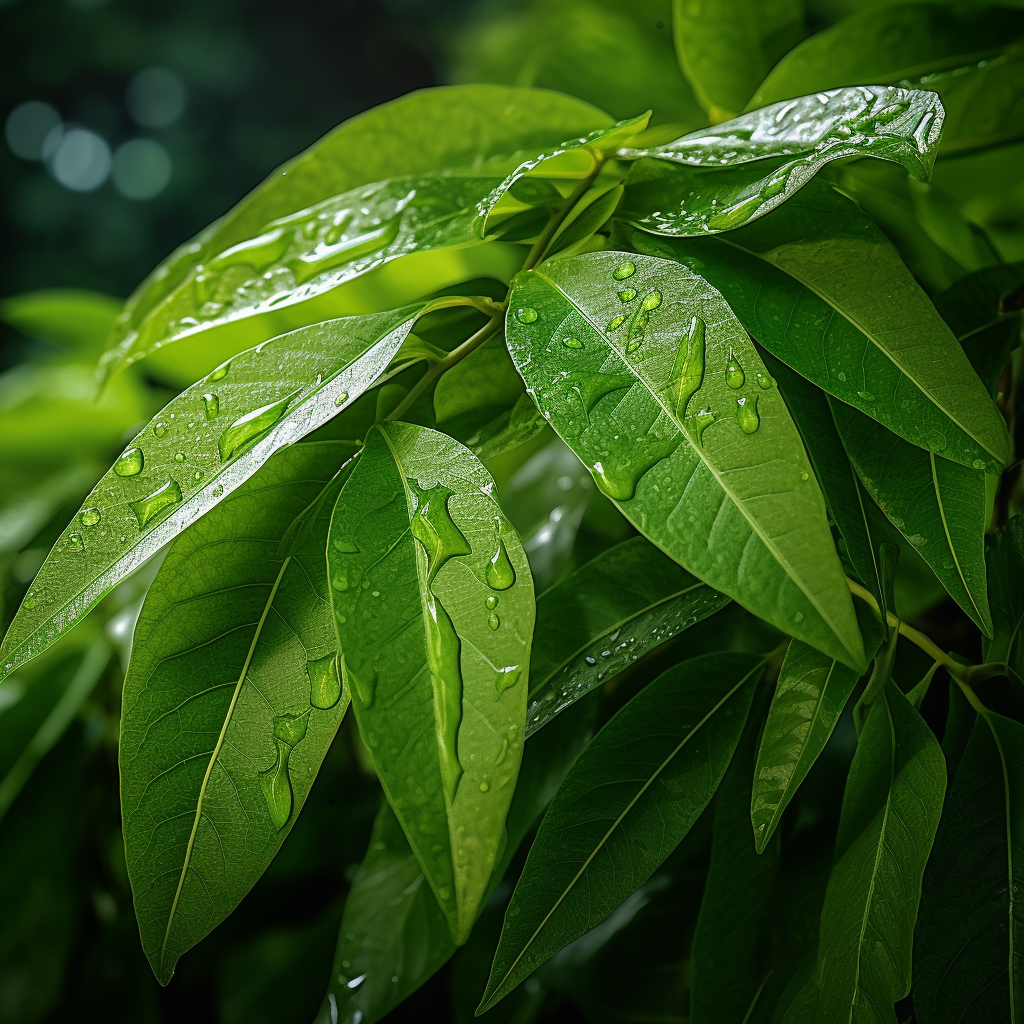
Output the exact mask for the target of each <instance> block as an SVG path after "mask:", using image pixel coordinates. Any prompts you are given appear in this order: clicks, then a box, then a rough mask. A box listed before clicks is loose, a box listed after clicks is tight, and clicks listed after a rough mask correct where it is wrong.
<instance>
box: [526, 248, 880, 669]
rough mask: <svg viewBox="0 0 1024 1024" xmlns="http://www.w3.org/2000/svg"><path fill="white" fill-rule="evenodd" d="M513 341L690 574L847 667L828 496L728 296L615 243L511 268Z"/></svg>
mask: <svg viewBox="0 0 1024 1024" xmlns="http://www.w3.org/2000/svg"><path fill="white" fill-rule="evenodd" d="M507 335H508V343H509V349H510V351H511V352H512V358H513V359H514V360H515V363H516V366H517V367H518V369H519V372H520V373H521V374H522V375H523V378H524V379H525V381H526V385H527V390H528V391H529V392H530V393H531V394H532V396H533V398H534V400H535V401H536V402H537V404H538V405H539V406H540V408H541V411H542V412H543V413H544V414H545V416H547V417H548V418H549V422H550V423H551V425H552V426H553V427H554V428H555V429H556V430H557V431H558V433H559V434H560V435H561V436H562V438H563V440H564V441H565V442H566V444H567V445H569V447H570V448H572V450H573V451H574V452H575V453H576V454H577V455H578V456H579V458H580V459H581V460H582V461H583V462H584V464H585V465H587V466H588V467H590V468H591V471H592V473H593V475H594V479H595V480H596V481H597V484H598V486H599V487H600V488H601V489H602V490H603V491H604V493H605V494H607V495H608V496H609V497H610V498H612V499H613V500H614V501H615V502H616V504H617V505H618V507H619V508H620V509H621V510H622V512H623V514H624V515H626V516H627V518H629V519H630V521H631V522H633V523H634V524H635V525H636V526H637V528H638V529H639V530H640V531H641V532H642V533H644V534H645V535H646V536H647V537H648V538H650V539H651V540H652V541H654V543H655V544H657V545H658V546H659V547H660V548H661V549H662V550H663V551H665V552H666V553H667V554H669V555H670V556H671V557H672V558H674V559H675V560H676V561H677V562H679V564H680V565H682V566H684V567H685V568H686V569H688V570H689V571H690V572H692V573H693V574H694V575H695V576H697V577H698V578H700V579H702V580H703V581H704V582H705V583H707V584H709V585H710V586H712V587H714V588H715V589H716V590H719V591H721V592H723V593H725V594H727V595H729V596H730V597H732V598H734V599H735V600H737V601H739V602H740V604H742V605H743V606H744V607H745V608H747V609H749V610H750V611H752V612H753V613H754V614H755V615H759V616H761V617H762V618H764V619H767V620H768V621H769V622H771V623H773V624H775V625H777V626H778V627H779V628H780V629H782V630H785V631H786V632H788V633H791V634H792V635H794V636H797V637H799V638H800V639H802V640H804V641H805V642H807V643H809V644H811V645H813V646H816V647H818V648H820V649H821V650H823V651H825V652H827V653H828V654H830V656H832V657H836V658H838V659H839V660H841V661H842V662H843V663H844V664H847V663H848V664H850V665H853V666H862V664H863V651H862V645H861V638H860V634H859V631H858V629H857V623H856V619H855V617H854V614H853V608H852V605H851V603H850V596H849V592H848V590H847V587H846V580H845V577H844V576H843V573H842V571H841V568H840V565H839V559H838V557H837V555H836V553H835V547H834V546H833V542H832V536H831V534H830V533H829V530H828V523H827V520H826V516H825V504H824V501H823V499H822V496H821V492H820V490H819V489H818V486H817V483H816V482H815V480H814V479H813V478H812V476H811V471H810V465H809V463H808V462H807V456H806V454H805V453H804V449H803V445H801V443H800V438H799V436H798V434H797V432H796V428H795V427H794V426H793V422H792V420H791V419H790V417H789V413H788V412H787V411H786V407H785V405H784V404H783V402H782V399H781V398H780V397H779V394H778V391H777V389H776V388H775V386H774V383H773V382H772V380H771V379H770V377H769V376H768V375H767V372H766V371H765V369H764V366H763V364H762V363H761V361H760V359H759V358H758V356H757V353H756V351H755V349H754V347H753V345H752V343H751V342H750V339H749V338H748V337H747V334H746V332H745V331H744V330H743V328H742V327H741V326H740V324H739V322H738V321H737V320H736V318H735V316H734V315H733V313H732V311H731V310H730V309H729V306H728V305H727V304H726V302H725V300H724V299H723V298H722V296H721V295H720V294H719V292H717V291H716V290H715V289H714V288H712V287H710V286H709V285H708V284H707V282H705V281H704V280H703V279H702V278H700V277H698V276H697V275H695V274H692V273H690V272H688V271H687V270H685V269H683V268H681V267H680V266H679V265H678V264H676V263H674V262H671V261H668V260H661V259H654V258H651V257H646V256H637V255H633V254H629V253H621V252H603V253H591V254H588V255H585V256H574V257H569V258H567V259H563V260H557V261H552V262H550V263H546V264H544V265H543V266H542V267H541V268H539V269H538V270H535V271H530V272H527V273H525V274H521V275H520V276H519V277H517V278H516V281H515V287H514V290H513V293H512V296H511V298H510V313H509V316H508V325H507Z"/></svg>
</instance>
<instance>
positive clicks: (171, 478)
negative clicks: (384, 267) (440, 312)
mask: <svg viewBox="0 0 1024 1024" xmlns="http://www.w3.org/2000/svg"><path fill="white" fill-rule="evenodd" d="M422 309H423V306H422V305H420V306H410V307H407V308H405V309H400V310H394V311H392V312H389V313H377V314H373V315H370V316H364V317H347V318H345V319H342V320H333V321H328V322H326V323H323V324H317V325H315V326H313V327H309V328H304V329H302V330H299V331H295V332H294V333H292V334H286V335H284V336H282V337H280V338H277V339H275V340H274V341H271V342H267V343H265V344H262V345H259V346H257V347H256V348H254V349H251V350H249V351H248V352H243V353H241V354H240V355H238V356H236V357H235V358H234V359H232V360H231V361H230V363H226V364H224V365H223V366H221V367H219V368H218V369H217V370H215V371H214V372H213V373H211V374H210V375H209V376H208V377H207V378H206V379H205V380H202V381H200V382H199V383H197V384H194V385H193V386H192V387H190V388H189V389H188V390H187V391H185V392H184V394H182V395H179V396H178V397H177V398H175V399H174V400H173V401H171V402H170V404H169V405H167V406H166V407H165V408H164V409H163V410H162V411H161V412H160V413H159V414H158V415H157V416H156V417H155V418H154V419H153V421H152V422H151V423H149V424H147V425H146V426H145V427H144V428H143V430H142V431H141V432H140V433H139V434H137V435H136V437H135V438H134V439H133V441H132V442H131V443H130V444H129V446H128V447H127V449H126V450H125V452H124V453H123V454H122V455H121V456H120V457H119V458H118V460H117V461H116V462H115V463H114V466H113V467H112V468H111V469H110V470H109V471H108V472H107V473H106V474H105V475H104V476H103V478H102V479H101V480H100V481H99V483H98V484H97V485H96V486H95V487H94V488H93V490H92V492H91V493H90V494H89V496H88V498H86V500H85V503H84V505H83V507H82V509H81V511H80V512H79V513H78V514H77V515H76V516H75V518H74V520H73V521H72V522H71V524H70V525H69V526H68V527H67V528H66V529H65V530H64V532H63V533H62V534H61V536H60V538H59V539H58V541H57V543H56V545H55V546H54V548H53V550H52V551H51V552H50V554H49V555H48V556H47V559H46V561H45V562H44V563H43V566H42V568H41V569H40V570H39V574H38V575H37V576H36V579H35V582H34V583H33V585H32V587H31V589H30V590H29V593H28V595H27V597H26V598H25V601H24V603H23V604H22V607H21V609H20V610H19V612H18V615H17V616H16V617H15V619H14V622H13V623H12V624H11V628H10V629H9V630H8V632H7V635H6V637H5V638H4V643H3V648H2V651H0V655H2V661H3V668H2V671H0V676H2V675H6V674H8V673H9V672H10V671H11V670H12V669H13V668H15V667H16V666H17V665H19V664H22V663H23V662H25V661H26V660H28V659H29V658H32V657H35V656H36V655H37V654H39V653H40V652H41V651H43V650H45V649H46V647H47V646H49V644H50V643H52V642H53V640H54V639H56V637H58V636H60V635H61V634H62V633H65V632H67V630H68V629H70V628H71V627H72V626H73V625H75V623H76V622H77V621H78V620H79V619H80V618H81V617H82V616H83V615H84V614H85V612H87V611H88V610H89V609H90V608H91V607H92V606H93V605H94V604H95V603H96V602H97V601H98V600H99V599H100V598H101V597H102V596H103V595H104V594H105V593H107V591H109V590H110V588H111V587H113V586H114V584H115V583H117V582H118V581H119V580H121V579H123V578H124V577H125V576H127V575H128V573H129V572H131V571H132V570H133V569H135V568H137V567H138V566H139V565H141V564H142V562H144V561H145V560H146V559H147V558H148V557H149V556H150V555H152V554H153V553H154V552H155V551H157V550H158V549H159V548H161V547H162V546H163V545H164V544H166V543H167V542H168V541H170V540H172V539H173V538H174V537H176V536H177V535H178V534H179V533H181V531H182V530H184V529H185V528H186V527H187V526H188V525H189V524H190V523H192V522H193V521H195V520H196V519H197V518H198V517H199V516H201V515H203V514H204V513H205V512H207V511H209V510H210V509H211V508H213V507H214V506H215V505H216V504H217V503H218V502H219V501H221V500H222V499H223V498H224V497H225V496H227V495H228V494H230V493H231V492H232V491H233V490H235V488H237V487H238V486H240V485H241V484H242V483H244V481H245V480H247V479H248V478H249V477H250V476H252V475H253V474H254V473H255V472H256V471H257V470H258V469H259V468H260V466H262V465H263V464H264V463H265V462H266V461H267V459H268V458H270V456H271V455H272V454H273V453H274V452H275V451H277V450H278V449H279V448H282V447H284V446H285V445H288V444H291V443H293V442H294V441H297V440H298V439H299V438H301V437H303V436H304V435H305V434H308V433H310V432H311V431H313V430H315V429H316V428H317V427H319V426H321V425H322V424H324V423H326V422H327V421H328V420H329V419H330V418H331V417H333V416H335V415H337V414H338V413H339V412H340V411H341V410H342V409H344V408H346V407H347V406H348V405H349V404H351V403H352V402H353V401H355V399H356V398H358V397H359V395H360V394H362V393H363V392H364V391H366V390H367V389H368V388H369V387H371V386H372V385H373V383H374V382H375V381H376V380H377V378H378V377H379V376H380V375H381V374H382V373H383V372H384V370H385V369H386V368H387V365H388V363H389V362H390V361H391V358H392V357H393V356H394V355H395V353H396V352H397V351H398V349H399V347H400V345H401V344H402V341H403V340H404V339H405V337H406V335H407V334H408V333H409V331H410V329H411V328H412V325H413V323H414V321H415V319H416V316H417V315H418V314H419V313H420V312H421V311H422Z"/></svg>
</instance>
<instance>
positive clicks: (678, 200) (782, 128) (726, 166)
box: [622, 86, 943, 236]
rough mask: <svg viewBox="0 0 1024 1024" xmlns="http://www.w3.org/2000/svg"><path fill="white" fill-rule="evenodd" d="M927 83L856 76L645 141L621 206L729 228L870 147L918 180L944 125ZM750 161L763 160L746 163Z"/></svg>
mask: <svg viewBox="0 0 1024 1024" xmlns="http://www.w3.org/2000/svg"><path fill="white" fill-rule="evenodd" d="M942 117H943V112H942V104H941V103H939V100H938V97H937V96H936V95H935V94H934V93H931V92H926V91H922V90H907V89H893V88H884V87H880V86H879V87H875V86H870V87H869V86H861V87H859V88H857V89H836V90H831V91H829V92H822V93H818V94H817V95H813V96H801V97H800V98H799V99H795V100H789V101H786V102H784V103H777V104H773V105H772V106H770V107H765V108H764V109H763V110H758V111H756V112H754V113H752V114H744V115H742V116H741V117H738V118H736V119H735V120H733V121H727V122H725V124H722V125H717V126H716V127H715V128H713V129H705V130H702V131H699V132H694V133H693V134H691V135H686V136H684V137H683V138H681V139H677V140H676V141H674V142H669V143H667V144H665V145H662V146H657V147H655V148H652V149H633V150H630V149H627V150H624V151H623V155H624V156H631V157H634V158H644V157H646V158H648V159H644V160H643V161H642V162H641V163H640V164H638V165H637V166H636V167H634V168H633V170H632V172H631V173H630V176H629V181H628V183H627V188H626V194H625V197H624V200H623V211H622V216H624V217H625V218H626V219H627V220H629V221H630V222H631V223H633V224H636V225H637V226H638V227H642V228H644V229H645V230H648V231H653V232H656V233H658V234H665V235H698V236H703V235H707V234H709V233H715V232H720V231H732V230H734V229H736V228H739V227H742V226H743V225H744V224H747V223H749V222H750V221H752V220H756V219H757V218H759V217H762V216H764V214H766V213H768V212H769V211H771V210H773V209H775V207H777V206H780V205H781V204H783V203H785V202H786V201H787V200H788V199H790V198H791V197H792V196H793V195H794V194H795V193H796V192H797V191H798V190H799V189H801V188H802V187H803V186H805V185H806V184H807V183H808V182H809V181H810V180H811V178H813V177H814V175H816V174H817V173H818V172H819V171H820V170H821V169H822V168H823V167H824V166H826V165H827V164H829V163H831V162H832V161H833V160H840V159H843V158H844V157H877V158H879V159H882V160H891V161H893V162H894V163H898V164H900V165H902V166H903V167H904V168H906V170H907V171H909V172H910V174H912V175H913V176H914V177H915V178H918V179H920V180H922V181H923V180H926V179H927V178H928V176H929V175H930V173H931V168H932V164H933V163H934V161H935V152H936V149H937V145H938V139H939V132H940V131H941V129H942ZM753 161H770V162H766V163H765V164H764V165H763V166H760V167H753V168H752V167H747V166H745V165H746V164H748V163H751V162H753Z"/></svg>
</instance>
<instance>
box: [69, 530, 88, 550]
mask: <svg viewBox="0 0 1024 1024" xmlns="http://www.w3.org/2000/svg"><path fill="white" fill-rule="evenodd" d="M68 544H70V545H71V547H72V548H74V549H75V550H76V551H81V550H82V548H84V547H85V545H84V544H83V543H82V535H81V534H80V533H73V534H71V536H70V537H68Z"/></svg>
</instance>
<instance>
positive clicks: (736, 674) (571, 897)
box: [481, 654, 764, 1011]
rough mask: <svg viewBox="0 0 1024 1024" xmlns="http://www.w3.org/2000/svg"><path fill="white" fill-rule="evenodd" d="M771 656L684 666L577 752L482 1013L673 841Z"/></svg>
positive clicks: (536, 847)
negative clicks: (582, 749)
mask: <svg viewBox="0 0 1024 1024" xmlns="http://www.w3.org/2000/svg"><path fill="white" fill-rule="evenodd" d="M763 665H764V663H763V661H762V660H761V659H760V658H757V657H755V656H753V655H749V654H715V655H705V656H704V657H700V658H694V659H693V660H691V661H687V662H684V663H682V664H680V665H676V666H674V667H673V668H670V669H669V670H668V671H667V672H664V673H663V674H662V675H661V676H659V677H658V679H657V680H655V681H654V682H653V683H651V684H650V685H649V686H647V687H646V688H645V689H644V690H642V691H641V692H640V693H639V694H638V695H637V696H636V697H634V698H633V699H632V700H631V701H630V702H629V703H628V704H627V705H626V706H625V707H624V708H623V709H622V710H621V711H620V712H619V713H618V714H617V715H616V716H615V717H614V718H613V719H612V720H611V721H610V722H609V723H608V724H607V725H606V726H605V727H604V728H603V729H602V730H601V732H600V733H599V734H598V735H597V737H596V738H595V739H594V740H593V741H592V742H591V743H590V745H589V746H588V747H587V749H586V750H585V751H584V752H583V753H582V754H581V755H580V757H579V758H578V759H577V761H576V763H575V764H574V765H573V767H572V770H571V771H570V772H569V775H568V776H567V778H566V780H565V782H564V784H563V785H562V788H561V789H560V790H559V791H558V794H557V796H556V797H555V800H554V802H553V803H552V805H551V808H550V809H549V810H548V813H547V815H546V816H545V818H544V821H543V822H542V823H541V827H540V831H539V832H538V833H537V838H536V839H535V840H534V843H533V846H532V847H531V849H530V855H529V857H528V858H527V861H526V866H525V868H524V869H523V874H522V877H521V878H520V880H519V883H518V885H517V886H516V890H515V892H514V893H513V895H512V902H511V903H510V904H509V908H508V911H507V912H506V914H505V926H504V929H503V930H502V935H501V941H500V942H499V944H498V950H497V952H496V954H495V957H494V966H493V967H492V970H491V977H490V980H489V981H488V983H487V990H486V991H485V993H484V996H483V1000H482V1002H481V1011H482V1010H485V1009H488V1008H489V1007H491V1006H493V1005H494V1004H495V1003H496V1002H497V1001H498V1000H499V999H501V998H502V997H503V996H505V995H506V994H507V993H508V992H510V991H511V990H512V989H513V988H514V987H515V986H516V985H518V984H519V983H520V982H521V981H522V980H523V979H524V978H526V976H527V975H529V974H530V973H531V972H532V971H534V970H535V969H536V968H537V967H539V966H540V965H541V964H542V963H543V962H544V961H545V960H547V959H548V958H549V957H551V956H552V955H554V954H555V953H556V952H558V950H559V949H561V948H562V947H563V946H565V945H567V944H568V943H569V942H571V941H572V940H573V939H575V938H578V937H579V936H580V935H582V934H583V933H584V932H586V931H588V930H589V929H591V928H593V927H594V926H595V925H597V924H598V923H599V922H601V921H603V920H604V919H605V918H606V917H607V916H608V915H609V914H610V913H611V912H612V911H613V910H614V909H615V908H616V907H617V906H618V905H619V904H620V903H622V901H623V900H624V899H626V897H627V896H629V895H630V894H631V893H632V892H634V891H635V890H636V889H637V888H639V886H640V885H642V884H643V883H644V882H645V881H646V880H647V879H648V878H649V877H650V875H651V874H652V872H653V871H654V869H655V868H656V867H657V866H658V865H659V864H660V863H661V862H662V861H663V860H664V859H665V858H666V857H667V856H668V855H669V854H670V853H671V852H672V850H673V849H675V847H676V846H677V845H678V843H679V842H680V841H681V840H682V838H683V837H684V836H685V835H686V833H687V832H688V831H689V829H690V827H691V826H692V825H693V823H694V822H695V821H696V820H697V818H698V816H699V815H700V813H701V811H703V809H704V807H705V806H706V805H707V803H708V801H709V800H710V799H711V797H712V795H713V794H714V792H715V789H716V788H717V786H718V783H719V782H720V781H721V779H722V776H723V775H724V774H725V770H726V768H727V767H728V764H729V760H730V758H731V757H732V753H733V749H734V748H735V746H736V743H737V742H738V740H739V737H740V733H741V732H742V729H743V723H744V720H745V719H746V715H747V709H748V708H749V706H750V699H751V696H752V694H753V689H754V683H755V682H756V680H757V677H758V676H759V674H760V672H761V670H762V668H763Z"/></svg>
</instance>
